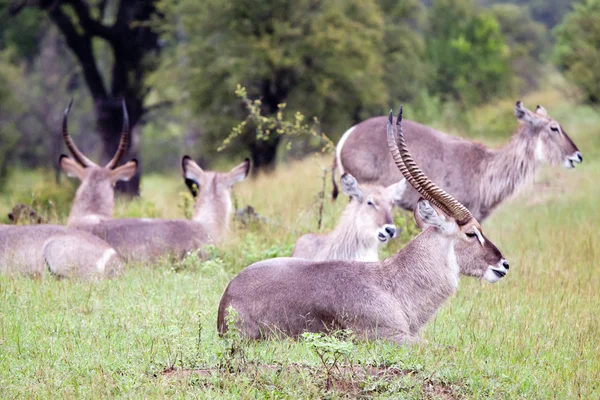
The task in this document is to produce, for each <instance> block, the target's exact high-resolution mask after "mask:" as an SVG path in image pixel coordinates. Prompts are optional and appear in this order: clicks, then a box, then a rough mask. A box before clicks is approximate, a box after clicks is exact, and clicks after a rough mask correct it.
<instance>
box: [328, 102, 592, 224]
mask: <svg viewBox="0 0 600 400" xmlns="http://www.w3.org/2000/svg"><path fill="white" fill-rule="evenodd" d="M514 112H515V116H516V117H517V120H518V121H519V127H518V130H517V133H516V134H515V135H514V136H513V138H512V139H511V141H510V142H509V143H508V144H506V145H505V146H504V147H503V148H501V149H499V150H494V149H490V148H487V147H485V146H483V145H481V144H478V143H474V142H471V141H468V140H465V139H462V138H458V137H454V136H449V135H447V134H445V133H442V132H439V131H437V130H435V129H432V128H429V127H427V126H423V125H421V124H418V123H416V122H413V121H405V122H404V129H405V130H406V142H407V144H408V146H409V147H410V149H411V153H412V155H413V156H414V158H415V161H416V162H418V163H419V165H420V166H421V167H422V169H423V172H424V173H425V174H427V176H428V177H430V178H431V179H432V180H433V181H434V182H437V184H438V185H439V186H440V187H441V188H442V189H444V190H446V191H447V192H448V193H450V194H451V195H452V196H454V197H455V198H456V199H457V200H458V201H459V202H461V203H462V204H464V205H465V206H466V207H467V208H468V209H469V210H471V213H472V214H473V216H474V217H475V218H476V219H478V220H479V221H483V220H484V219H485V218H487V217H488V216H489V215H490V213H491V212H492V211H493V210H494V209H495V208H496V207H497V206H498V205H499V204H500V202H502V201H503V200H504V199H506V198H508V197H509V196H511V195H512V194H513V193H515V192H516V190H517V189H519V188H521V187H523V186H524V185H525V184H526V183H527V182H529V181H531V180H532V179H533V177H534V176H535V173H536V171H537V170H538V168H539V167H540V166H541V165H542V164H544V163H547V164H563V165H564V166H565V167H566V168H573V167H574V164H573V163H580V162H581V161H582V160H583V158H582V156H581V153H580V152H579V149H578V148H577V146H576V145H575V143H573V141H572V140H571V138H569V136H568V135H567V133H566V132H565V131H564V129H563V128H562V126H561V125H560V124H559V123H558V122H556V121H555V120H553V119H552V118H550V117H548V114H547V113H546V110H545V109H544V108H543V107H541V106H537V107H536V110H535V112H532V111H530V110H528V109H526V108H525V107H524V106H523V103H521V102H520V101H517V103H516V105H515V109H514ZM385 124H386V119H385V117H375V118H370V119H368V120H366V121H363V122H361V123H360V124H358V125H356V126H353V127H352V128H350V129H349V130H348V131H346V133H344V135H343V136H342V138H341V139H340V141H339V143H338V145H337V148H336V153H335V156H334V163H333V170H334V172H333V174H332V176H333V185H334V189H333V198H334V199H335V198H336V197H337V194H338V190H337V185H336V182H335V169H336V168H338V169H339V170H340V172H341V173H344V172H347V173H350V174H352V175H353V176H354V177H355V178H356V179H357V180H358V182H360V183H373V184H379V185H384V186H385V185H390V184H392V183H394V182H398V180H399V179H401V178H402V175H401V174H400V173H399V172H398V169H397V168H396V167H395V165H394V160H393V159H392V158H391V157H390V155H389V151H388V149H387V148H386V146H385V143H384V141H383V135H384V126H385ZM418 199H419V194H418V193H417V191H416V190H414V189H413V188H411V187H408V188H407V190H406V192H405V193H404V195H403V196H402V200H401V201H400V202H399V203H398V205H399V206H401V207H403V208H405V209H408V210H412V209H413V208H414V206H415V204H416V203H417V200H418Z"/></svg>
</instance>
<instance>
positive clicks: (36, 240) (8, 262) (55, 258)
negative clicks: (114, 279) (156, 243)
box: [0, 225, 123, 279]
mask: <svg viewBox="0 0 600 400" xmlns="http://www.w3.org/2000/svg"><path fill="white" fill-rule="evenodd" d="M122 264H123V263H122V260H121V258H120V257H119V255H118V254H117V252H116V251H115V250H114V249H113V248H112V247H110V246H109V245H108V244H107V243H106V242H105V241H103V240H102V239H100V238H98V237H96V236H94V235H92V234H90V233H87V232H83V231H78V230H76V229H69V228H65V227H64V226H59V225H23V226H9V225H0V272H2V273H8V274H11V273H20V274H27V275H42V274H44V272H45V271H49V272H50V273H51V274H53V275H55V276H57V277H61V278H83V279H91V278H103V277H111V276H114V275H115V274H117V273H118V272H119V271H120V270H121V269H122Z"/></svg>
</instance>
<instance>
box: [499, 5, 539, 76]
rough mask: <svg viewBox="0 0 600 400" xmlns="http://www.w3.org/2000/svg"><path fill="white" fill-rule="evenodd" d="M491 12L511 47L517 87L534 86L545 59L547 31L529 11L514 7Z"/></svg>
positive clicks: (501, 6)
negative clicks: (517, 80) (519, 85)
mask: <svg viewBox="0 0 600 400" xmlns="http://www.w3.org/2000/svg"><path fill="white" fill-rule="evenodd" d="M491 12H492V14H493V15H494V17H495V18H496V20H497V21H498V23H499V24H500V30H501V32H502V35H503V36H504V38H505V39H506V42H507V44H508V46H509V47H510V66H511V70H512V71H513V73H514V74H515V75H516V76H517V77H518V78H519V79H520V81H521V82H519V84H521V85H526V86H527V87H529V88H535V87H536V86H537V81H538V77H539V76H540V73H541V66H542V65H543V58H544V55H545V54H546V53H547V50H548V49H549V43H548V39H547V36H548V31H547V29H546V27H545V26H544V25H543V24H541V23H539V22H536V21H534V20H533V19H532V17H531V13H530V11H529V8H527V7H525V6H520V5H516V4H508V3H502V4H496V5H494V6H492V8H491Z"/></svg>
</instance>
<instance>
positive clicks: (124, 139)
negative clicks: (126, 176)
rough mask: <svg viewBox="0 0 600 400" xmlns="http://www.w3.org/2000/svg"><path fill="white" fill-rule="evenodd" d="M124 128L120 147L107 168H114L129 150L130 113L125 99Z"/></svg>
mask: <svg viewBox="0 0 600 400" xmlns="http://www.w3.org/2000/svg"><path fill="white" fill-rule="evenodd" d="M122 104H123V129H122V130H121V140H119V147H117V152H116V153H115V155H114V156H113V158H112V159H111V160H110V161H109V162H108V164H106V168H108V169H113V168H115V167H116V166H117V165H119V161H121V157H123V154H125V151H127V147H128V146H129V136H130V134H131V133H130V131H129V115H128V114H127V106H126V105H125V99H123V103H122Z"/></svg>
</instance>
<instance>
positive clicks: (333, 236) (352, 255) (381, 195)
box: [292, 174, 406, 261]
mask: <svg viewBox="0 0 600 400" xmlns="http://www.w3.org/2000/svg"><path fill="white" fill-rule="evenodd" d="M341 183H342V190H343V191H344V192H345V193H346V194H347V195H348V196H350V197H351V199H352V200H351V201H350V203H349V204H348V205H347V206H346V208H345V209H344V213H343V214H342V216H341V218H340V222H339V223H338V224H337V226H336V227H335V229H334V230H333V231H332V232H330V233H327V234H324V233H309V234H306V235H302V236H301V237H300V238H299V239H298V240H297V241H296V246H295V247H294V250H293V251H292V257H300V258H305V259H308V260H313V261H325V260H347V261H379V255H378V254H377V250H378V249H379V247H380V246H381V245H382V244H384V243H387V242H388V241H389V240H391V239H393V238H394V237H396V234H397V231H396V226H395V225H394V221H393V219H392V206H393V204H394V201H397V200H398V199H399V198H400V197H401V196H402V193H403V192H404V190H405V189H406V181H405V180H402V182H400V183H395V184H393V185H390V186H388V187H387V188H385V187H381V186H377V185H368V184H365V185H359V184H358V182H356V179H354V177H353V176H352V175H350V174H344V175H342V179H341Z"/></svg>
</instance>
